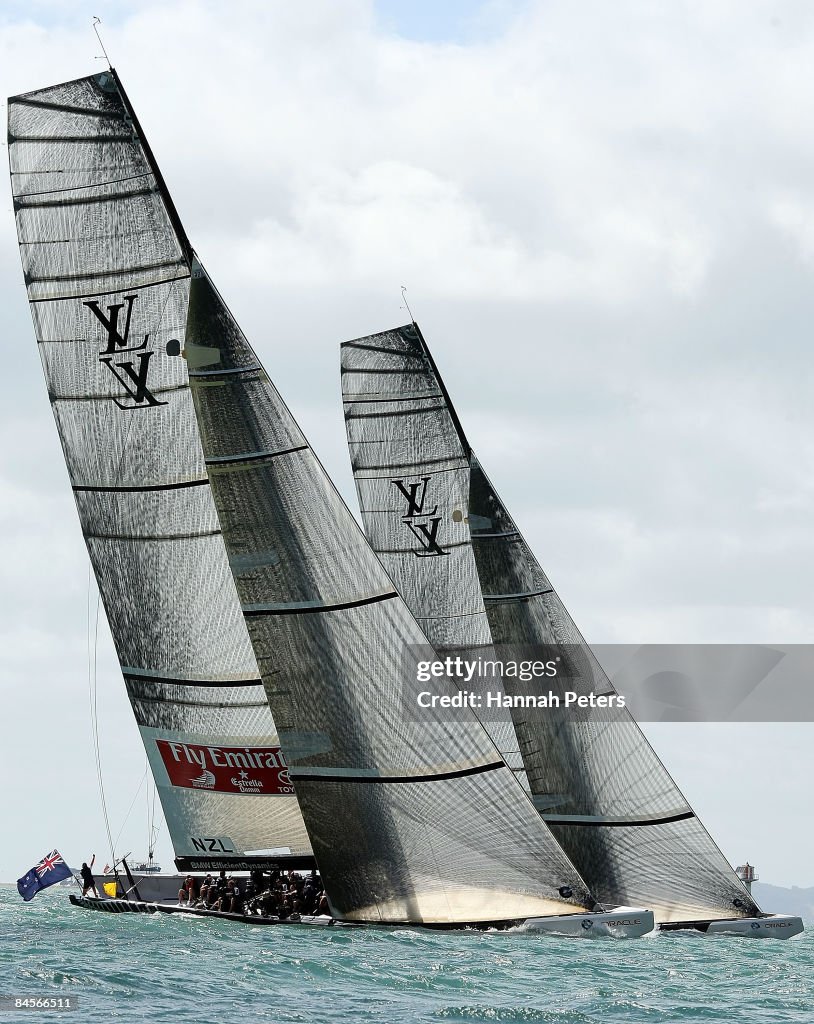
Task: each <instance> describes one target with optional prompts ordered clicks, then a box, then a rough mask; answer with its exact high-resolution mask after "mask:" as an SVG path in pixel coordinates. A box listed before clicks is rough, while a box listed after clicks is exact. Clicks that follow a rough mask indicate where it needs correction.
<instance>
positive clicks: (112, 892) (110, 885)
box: [102, 882, 118, 900]
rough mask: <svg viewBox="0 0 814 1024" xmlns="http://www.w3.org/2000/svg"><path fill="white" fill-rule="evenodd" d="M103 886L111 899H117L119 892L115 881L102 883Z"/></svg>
mask: <svg viewBox="0 0 814 1024" xmlns="http://www.w3.org/2000/svg"><path fill="white" fill-rule="evenodd" d="M102 888H103V889H104V890H105V892H106V893H107V895H108V896H110V898H111V899H114V900H115V899H116V897H117V896H118V893H117V891H116V883H115V882H103V883H102Z"/></svg>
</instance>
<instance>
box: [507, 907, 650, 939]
mask: <svg viewBox="0 0 814 1024" xmlns="http://www.w3.org/2000/svg"><path fill="white" fill-rule="evenodd" d="M522 927H523V930H524V931H532V932H548V933H550V934H552V935H567V936H570V937H571V938H579V939H601V938H614V939H638V938H640V937H641V936H642V935H646V934H647V933H648V932H652V931H653V929H654V928H655V921H654V920H653V911H652V910H644V909H642V908H641V907H615V908H614V909H613V910H608V911H605V912H603V913H599V914H562V915H561V916H559V917H530V918H529V919H528V921H526V922H525V924H524V925H523V926H522Z"/></svg>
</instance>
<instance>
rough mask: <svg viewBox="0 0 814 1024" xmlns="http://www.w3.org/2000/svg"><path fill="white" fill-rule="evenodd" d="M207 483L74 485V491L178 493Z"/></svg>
mask: <svg viewBox="0 0 814 1024" xmlns="http://www.w3.org/2000/svg"><path fill="white" fill-rule="evenodd" d="M208 483H209V477H204V478H203V479H201V480H182V481H180V482H178V483H174V484H133V485H132V486H127V485H116V486H113V485H107V484H74V485H73V488H72V489H73V490H74V491H98V492H102V493H108V492H124V493H128V492H130V491H178V490H181V489H182V488H184V487H202V486H203V485H204V484H208Z"/></svg>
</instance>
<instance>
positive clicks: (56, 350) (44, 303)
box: [8, 69, 653, 936]
mask: <svg viewBox="0 0 814 1024" xmlns="http://www.w3.org/2000/svg"><path fill="white" fill-rule="evenodd" d="M8 111H9V115H8V116H9V135H8V138H9V160H10V168H11V177H12V190H13V194H14V210H15V219H16V224H17V230H18V236H19V241H20V254H21V259H22V264H23V271H24V276H25V282H26V287H27V290H28V297H29V302H30V305H31V313H32V318H33V321H34V328H35V333H36V337H37V342H38V345H39V350H40V354H41V357H42V363H43V369H44V373H45V378H46V383H47V386H48V391H49V395H50V398H51V403H52V408H53V412H54V416H55V419H56V423H57V429H58V432H59V436H60V439H61V442H62V445H63V450H64V454H65V459H66V464H67V467H68V472H69V476H70V479H71V485H72V488H73V493H74V496H75V499H76V503H77V509H78V513H79V518H80V522H81V524H82V529H83V533H84V536H85V539H86V543H87V546H88V551H89V555H90V558H91V563H92V565H93V569H94V572H95V574H96V578H97V581H98V584H99V590H100V594H101V597H102V601H103V603H104V606H105V610H106V612H107V616H108V621H109V623H110V627H111V633H112V635H113V639H114V644H115V646H116V650H117V653H118V657H119V661H120V664H121V669H122V674H123V676H124V680H125V685H126V687H127V692H128V695H129V697H130V701H131V704H132V706H133V711H134V714H135V716H136V720H137V723H138V726H139V729H140V733H141V737H142V741H143V742H144V746H145V749H146V751H147V756H148V759H149V762H150V765H151V767H152V770H153V773H154V776H155V779H156V785H157V788H158V792H159V796H160V799H161V803H162V806H163V809H164V812H165V816H166V818H167V822H168V826H169V830H170V835H171V838H172V841H173V845H174V848H175V853H176V865H177V867H178V868H179V870H181V871H190V870H199V871H203V870H217V869H223V870H227V869H228V870H250V869H252V868H255V867H267V868H268V867H272V866H283V867H288V868H299V867H308V866H313V865H316V866H318V868H319V870H320V873H321V875H322V880H323V883H324V885H325V889H326V895H327V897H328V901H329V904H330V908H331V912H332V917H331V918H330V921H331V922H334V923H336V924H346V925H360V924H364V925H384V926H392V925H402V924H414V925H423V926H428V927H437V928H461V927H469V926H475V927H479V928H493V927H495V928H508V927H519V928H523V929H527V930H531V931H551V932H556V933H559V934H563V933H564V934H573V935H578V936H590V935H600V934H608V935H621V936H627V935H640V934H643V933H644V932H646V931H648V930H650V929H651V928H652V924H653V919H652V915H651V914H649V912H647V911H646V910H644V909H642V908H639V907H626V908H622V909H617V910H615V911H614V913H613V914H608V913H605V912H604V911H603V910H602V909H601V908H597V903H596V900H595V898H594V896H593V895H592V893H591V892H590V889H589V887H588V886H587V885H586V884H585V882H584V880H583V878H582V877H581V875H580V873H579V871H578V870H577V869H576V868H575V866H574V865H573V864H572V863H571V861H570V860H569V859H568V858H567V856H566V855H565V854H564V853H563V851H562V849H561V848H560V846H559V845H558V843H557V842H556V840H555V838H554V836H553V835H552V832H551V829H550V828H549V826H548V825H547V824H546V823H545V822H544V821H543V820H542V819H541V818H540V816H539V815H538V814H537V812H536V810H535V809H534V806H533V804H532V802H531V800H530V799H529V796H528V794H527V793H526V792H525V791H524V790H523V787H522V786H521V785H520V783H519V782H518V781H517V778H516V776H515V773H514V772H513V771H512V770H511V769H510V768H509V767H508V766H507V764H506V762H505V760H504V759H503V757H502V756H501V754H500V752H499V750H498V749H497V748H496V746H495V744H494V743H493V741H492V739H491V738H490V736H489V735H488V733H487V732H486V730H485V729H484V728H483V726H482V725H481V723H480V721H479V720H478V718H477V717H476V716H475V715H474V713H472V714H470V715H468V716H464V717H463V719H462V720H461V721H459V722H457V723H455V724H454V726H453V725H452V724H451V723H448V722H444V721H438V722H436V723H433V724H432V725H431V726H430V727H425V726H422V727H421V728H419V727H417V726H416V724H415V723H414V722H412V721H411V720H410V719H409V718H407V717H405V716H404V715H403V713H402V711H403V708H402V707H401V706H400V703H399V702H400V697H401V686H400V684H401V652H402V649H403V647H404V646H405V645H411V644H418V645H422V644H423V645H425V646H426V645H427V638H426V637H425V635H424V634H423V633H422V631H421V629H420V627H419V625H418V624H417V623H416V621H415V619H414V617H413V616H412V614H411V613H410V611H409V610H408V608H407V606H406V604H405V603H404V601H403V600H402V598H401V596H400V595H399V594H398V593H397V592H396V591H395V589H394V587H393V583H392V581H391V580H390V578H389V576H388V575H387V573H386V572H385V570H384V568H383V567H382V564H381V562H380V561H379V560H378V558H377V557H376V555H375V554H374V552H373V551H372V549H371V547H370V545H369V544H368V542H367V541H366V539H365V537H364V535H363V533H362V532H361V530H360V529H359V527H358V525H357V524H356V522H355V520H354V519H353V517H352V515H351V513H350V512H349V511H348V509H347V508H346V506H345V505H344V504H343V503H342V501H341V500H340V498H339V497H338V494H337V492H336V490H335V489H334V487H333V485H332V484H331V481H330V480H329V478H328V477H327V475H326V474H325V471H324V470H323V468H322V467H321V465H320V464H319V462H318V460H317V458H316V456H315V455H314V453H313V451H312V450H311V448H310V446H309V445H308V443H307V442H306V440H305V439H304V437H303V436H302V433H301V432H300V430H299V427H298V426H297V424H296V422H295V421H294V419H293V417H292V416H291V414H290V412H289V411H288V409H287V408H286V407H285V405H284V403H283V402H282V399H281V398H280V396H279V395H278V393H277V391H276V389H275V388H274V386H273V384H272V382H271V381H270V379H269V378H268V375H267V374H266V372H265V370H264V369H263V367H262V365H261V364H260V362H259V360H258V359H257V356H256V354H255V353H254V352H253V350H252V349H251V347H250V346H249V344H248V342H247V341H246V339H245V337H244V336H243V334H242V332H241V331H240V328H239V327H238V325H237V324H236V322H235V321H234V318H233V317H232V316H231V314H230V312H229V311H228V309H227V308H226V306H225V304H224V303H223V301H222V299H221V297H220V295H219V294H218V292H217V290H216V289H215V287H214V285H213V284H212V282H211V280H210V279H209V277H208V275H207V274H206V272H205V270H204V268H203V266H202V265H201V263H200V262H199V260H198V258H197V256H196V255H195V253H194V251H193V249H192V246H191V244H190V242H189V240H188V238H187V236H186V234H185V232H184V230H183V227H182V225H181V222H180V218H179V217H178V214H177V211H176V209H175V206H174V205H173V202H172V200H171V198H170V196H169V193H168V191H167V188H166V185H165V183H164V180H163V178H162V176H161V173H160V171H159V169H158V166H157V164H156V162H155V159H154V157H153V155H152V152H151V150H150V148H149V146H148V144H147V142H146V139H145V137H144V133H143V131H142V130H141V128H140V126H139V123H138V119H137V118H136V115H135V112H134V110H133V107H132V105H131V103H130V102H129V100H128V98H127V96H126V93H125V91H124V89H123V87H122V84H121V81H120V79H119V77H118V75H117V74H116V72H115V71H114V70H113V69H110V70H108V71H104V72H101V73H100V74H94V75H90V76H87V77H85V78H81V79H78V80H76V81H72V82H67V83H63V84H61V85H57V86H53V87H50V88H46V89H42V90H38V91H36V92H31V93H26V94H24V95H20V96H15V97H13V98H11V99H10V100H9V104H8ZM73 900H74V902H76V903H78V904H79V905H81V906H83V907H86V908H90V909H95V910H111V909H116V910H118V911H128V910H133V911H139V912H144V911H151V910H155V909H164V910H168V909H171V908H168V907H166V906H164V907H162V906H160V905H159V904H149V903H147V902H146V901H139V900H135V901H131V900H116V901H111V900H101V899H95V898H89V897H87V898H86V897H83V898H77V897H73ZM179 909H181V908H179ZM183 909H184V911H185V912H189V911H188V908H183ZM233 916H234V915H233ZM252 920H253V921H255V920H257V919H256V918H252ZM268 923H270V922H268ZM315 923H321V924H325V923H326V921H325V919H323V920H322V921H321V922H315Z"/></svg>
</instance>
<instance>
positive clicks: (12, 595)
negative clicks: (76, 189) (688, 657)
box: [0, 0, 814, 885]
mask: <svg viewBox="0 0 814 1024" xmlns="http://www.w3.org/2000/svg"><path fill="white" fill-rule="evenodd" d="M93 15H99V16H100V17H101V18H102V31H103V37H104V40H105V44H106V46H107V49H108V52H109V54H110V55H111V58H112V61H113V63H114V64H115V66H116V67H117V70H118V71H119V73H120V75H121V77H122V80H123V82H124V84H125V86H126V88H127V91H128V94H129V96H130V99H131V100H132V102H133V104H134V106H135V108H136V110H137V112H138V116H139V120H140V122H141V124H142V127H143V128H144V130H145V132H146V134H147V137H148V138H149V140H150V143H151V146H152V149H153V151H154V153H155V155H156V158H157V160H158V162H159V164H160V166H161V168H162V171H163V174H164V177H165V179H166V181H167V184H168V186H169V189H170V191H171V193H172V195H173V198H174V200H175V203H176V206H177V207H178V210H179V213H180V215H181V218H182V220H183V221H184V224H185V227H186V230H187V233H188V234H189V235H190V237H191V238H192V239H193V242H194V244H195V247H196V249H197V251H198V252H199V253H200V254H201V257H202V258H203V260H204V262H205V263H206V266H207V269H208V271H209V273H210V274H211V276H212V277H213V279H214V280H215V281H216V282H217V285H218V288H219V290H220V291H221V293H222V294H223V295H224V296H225V298H226V299H227V301H228V303H229V305H230V307H231V309H232V311H233V312H234V313H235V315H236V317H237V319H238V320H239V322H240V323H241V325H242V327H243V329H244V330H245V332H246V334H247V335H248V337H249V338H250V339H251V341H252V343H253V344H254V346H255V348H256V349H257V351H258V353H259V355H260V356H261V358H262V360H263V362H264V364H265V366H266V368H267V369H268V371H269V372H270V374H271V376H272V377H273V379H274V380H275V382H276V384H277V385H278V387H279V389H280V391H281V393H282V394H283V396H284V397H285V398H286V400H287V402H288V404H289V405H290V407H291V408H292V410H293V412H294V414H295V415H296V416H297V418H298V420H299V422H300V424H301V425H302V427H303V429H304V430H305V433H306V435H307V436H308V438H309V440H310V441H311V442H312V444H313V445H314V447H315V449H316V451H317V453H318V455H319V456H320V458H321V459H322V461H323V463H324V464H325V466H326V468H327V470H328V472H329V473H330V474H331V475H332V477H333V478H334V479H335V481H336V482H337V484H338V486H339V487H340V490H341V491H342V493H343V494H344V495H345V497H346V499H347V500H348V502H349V504H350V505H351V507H356V499H355V494H354V489H353V483H352V477H351V473H350V467H349V464H348V459H347V451H346V447H345V441H344V427H343V423H342V410H341V403H340V388H339V373H338V362H339V356H338V345H339V342H340V341H343V340H346V339H349V338H353V337H358V336H360V335H362V334H367V333H372V332H375V331H379V330H383V329H385V328H387V327H392V326H395V325H397V324H400V323H404V322H405V321H406V320H408V319H409V315H408V314H407V312H406V310H405V309H404V308H403V302H402V295H401V286H402V285H404V286H406V288H407V296H408V300H409V302H410V306H411V309H412V312H413V314H414V315H415V317H416V319H417V320H418V322H419V323H420V325H421V327H422V330H423V332H424V334H425V336H426V338H427V340H428V342H429V344H430V346H431V347H432V350H433V354H434V356H435V359H436V362H437V364H438V366H439V369H440V370H441V372H442V374H443V375H444V378H445V382H446V384H447V387H448V389H449V391H450V392H451V394H452V397H453V400H454V401H455V404H456V407H457V410H458V413H459V415H460V417H461V419H462V421H463V423H464V424H465V427H466V430H467V433H468V435H469V437H470V440H471V441H472V444H473V446H474V448H475V449H476V451H477V452H478V454H479V456H480V458H481V461H482V462H483V464H484V465H485V467H486V468H487V471H488V472H489V475H490V476H491V477H492V479H493V480H494V482H495V484H496V486H497V487H498V489H499V490H500V493H501V495H502V497H503V498H504V500H505V501H506V502H507V504H508V505H509V507H510V509H511V510H512V513H513V515H514V517H515V519H516V520H517V521H518V523H519V525H520V527H521V529H523V531H524V533H525V534H526V537H527V539H528V540H529V542H530V543H531V545H532V547H533V548H534V550H535V552H536V553H537V555H538V557H539V559H540V561H541V562H542V564H543V566H544V567H545V568H546V570H547V572H548V573H549V575H550V577H551V579H552V581H553V583H554V585H555V586H556V587H557V589H558V590H559V592H560V595H561V596H562V598H563V600H564V601H565V603H566V606H567V607H568V608H569V610H570V611H571V613H572V615H573V616H574V618H575V620H576V621H577V623H578V624H579V626H580V628H581V629H582V631H583V633H584V634H585V635H586V636H587V638H588V639H589V640H591V641H593V642H595V643H604V644H607V643H627V644H643V643H651V642H658V643H761V644H772V643H775V644H779V643H787V644H793V643H810V642H811V641H812V639H814V594H812V588H811V585H810V581H811V579H812V576H814V536H813V535H812V531H811V520H812V510H813V506H814V434H813V433H812V427H813V426H814V411H812V403H811V397H810V396H811V394H812V383H813V382H812V360H811V357H810V331H811V327H810V325H811V321H812V313H813V312H814V289H813V288H812V279H813V278H814V186H812V181H814V175H813V174H812V171H813V170H814V137H813V136H812V135H811V132H810V131H809V130H808V126H809V125H810V124H811V123H812V119H813V115H814V91H813V90H812V89H811V71H810V69H811V67H812V66H814V8H812V6H811V5H810V4H809V3H808V2H806V0H802V2H796V0H785V2H784V3H782V4H781V3H770V2H762V0H752V2H751V3H749V4H743V3H742V2H740V0H699V2H695V0H671V2H634V0H618V2H617V3H615V4H612V5H611V4H607V3H605V2H604V0H580V2H579V3H572V2H568V0H526V2H523V0H514V2H510V0H506V2H484V3H478V2H470V3H464V2H460V0H454V2H453V0H450V2H447V3H445V4H437V3H430V2H411V3H408V2H406V0H404V2H397V0H380V2H378V3H376V2H373V0H344V2H343V3H342V4H337V3H335V2H334V0H308V2H306V3H301V4H296V5H294V4H290V3H287V2H283V0H273V2H259V0H258V2H250V0H236V2H233V3H231V4H229V5H225V4H222V3H215V2H210V0H161V2H156V3H151V2H144V3H129V2H104V0H93V2H92V3H91V2H90V0H88V2H86V0H77V2H73V3H71V4H65V3H54V2H50V0H27V2H25V3H21V2H17V0H11V2H8V0H6V2H3V3H2V4H0V89H1V91H2V96H8V95H12V94H16V93H20V92H25V91H28V90H31V89H36V88H40V87H43V86H46V85H50V84H53V83H56V82H59V81H63V80H67V79H70V78H75V77H79V76H82V75H85V74H89V73H91V72H93V71H94V70H96V69H101V68H102V67H103V66H104V64H103V62H102V61H101V60H99V59H97V58H98V54H99V48H98V45H97V44H96V40H95V37H94V36H93V34H92V32H91V28H90V23H91V19H92V16H93ZM0 308H2V310H3V313H2V321H1V322H2V327H3V331H2V352H3V360H4V381H5V385H6V386H5V387H4V389H3V399H2V402H0V566H2V576H0V579H1V580H2V586H0V610H1V611H2V617H0V694H2V697H1V698H0V699H2V710H3V716H2V720H3V723H4V739H3V743H2V747H0V771H2V777H3V779H4V785H3V787H2V789H0V816H2V820H3V822H4V825H5V829H4V842H3V844H2V847H0V879H2V880H11V879H15V878H17V877H18V876H19V875H21V874H23V873H24V872H25V871H26V870H27V869H28V868H29V867H30V866H31V865H32V864H33V863H34V862H35V861H36V860H38V859H39V858H40V857H41V856H42V855H43V854H44V853H46V852H47V851H48V850H50V849H52V848H53V847H54V846H57V847H58V848H60V849H61V851H62V852H63V853H64V855H65V856H66V857H67V858H68V860H69V861H70V862H71V863H78V862H81V860H83V859H86V858H87V857H88V856H89V855H90V853H91V852H96V853H97V855H98V856H99V857H100V858H101V859H106V857H107V853H106V839H105V830H104V824H103V819H102V816H101V812H100V809H99V797H98V792H97V773H96V766H95V761H94V754H93V744H92V734H91V725H92V717H91V714H90V710H89V696H88V620H89V614H88V607H89V606H90V607H91V609H93V607H95V604H94V602H95V596H94V592H93V589H92V587H90V589H89V580H88V562H87V557H86V555H85V551H84V545H83V542H82V537H81V532H80V530H79V524H78V520H77V517H76V512H75V509H74V506H73V500H72V497H71V492H70V487H69V483H68V478H67V474H66V471H65V468H64V464H63V461H62V456H61V452H60V448H59V443H58V440H57V435H56V431H55V428H54V424H53V420H52V417H51V413H50V409H49V403H48V400H47V395H46V392H45V388H44V387H43V381H42V374H41V370H40V367H39V361H38V357H37V352H36V346H35V343H34V336H33V331H32V327H31V322H30V317H29V313H28V308H27V303H26V299H25V289H24V286H23V282H22V275H21V272H20V266H19V258H18V253H17V244H16V236H15V229H14V218H13V212H12V210H11V199H10V194H9V193H6V202H5V203H2V204H0ZM90 617H91V619H92V612H91V616H90ZM98 681H99V684H98V694H97V713H98V723H99V735H100V757H101V764H102V770H103V778H104V780H105V785H106V796H107V804H108V809H109V812H110V820H111V827H112V830H113V834H114V837H115V836H116V834H117V833H120V834H119V836H118V841H117V849H118V850H119V851H120V852H126V851H127V850H132V851H133V853H134V854H135V855H136V856H141V855H143V854H144V853H145V852H146V843H147V824H146V822H147V809H146V808H147V799H146V797H145V794H144V787H143V775H144V754H143V749H142V747H141V743H140V740H139V737H138V733H137V730H136V726H135V723H134V720H133V717H132V713H131V711H130V708H129V705H128V703H127V700H126V697H125V694H124V687H123V684H122V681H121V677H120V675H119V672H118V667H117V663H116V659H115V654H114V652H113V649H112V643H111V640H110V637H109V634H108V632H107V628H106V625H105V623H104V621H103V622H102V624H101V626H100V631H99V645H98ZM645 729H646V732H647V734H648V736H649V737H650V738H651V740H652V742H653V743H654V745H655V746H656V748H657V750H658V752H659V754H660V756H661V757H662V759H663V761H664V762H665V763H666V764H667V766H668V768H669V769H670V770H671V771H672V773H673V775H674V777H675V778H676V780H677V781H678V782H679V784H680V786H681V787H682V789H683V790H684V792H685V794H686V796H687V797H688V798H689V800H690V802H691V803H692V804H693V806H694V807H695V809H696V811H697V812H698V814H699V815H700V816H701V818H702V820H703V821H704V822H705V823H706V825H707V827H708V828H709V829H710V831H711V832H712V834H713V835H714V836H715V838H716V839H717V841H718V842H719V845H720V846H721V848H722V849H723V851H724V853H725V854H726V855H727V857H729V859H730V860H731V861H732V862H733V863H735V862H738V863H739V862H742V861H743V860H744V859H747V858H748V859H749V860H750V862H751V863H754V864H757V866H758V869H759V871H760V874H761V877H762V878H763V879H764V880H765V881H768V882H771V883H774V884H778V885H792V884H796V885H814V874H813V873H812V868H811V865H810V857H809V853H810V850H811V846H812V841H814V824H812V821H813V820H814V817H813V816H812V814H811V811H812V796H811V790H810V779H811V777H812V768H814V754H813V753H812V748H814V727H813V726H812V725H811V724H810V723H807V722H796V723H773V724H769V723H766V724H760V723H752V724H749V725H745V724H738V725H734V724H731V723H723V724H722V723H684V724H680V725H675V724H674V725H666V724H658V725H654V724H647V725H646V726H645ZM131 803H132V810H130V813H129V817H128V809H129V808H131ZM158 852H159V855H160V857H161V859H162V862H163V863H164V865H165V866H166V867H168V866H170V864H171V857H172V854H171V848H170V845H169V843H168V840H167V835H166V830H163V831H162V833H161V835H160V837H159V842H158Z"/></svg>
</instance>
